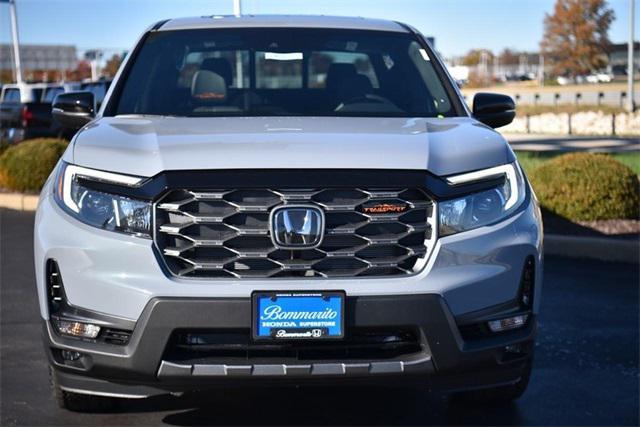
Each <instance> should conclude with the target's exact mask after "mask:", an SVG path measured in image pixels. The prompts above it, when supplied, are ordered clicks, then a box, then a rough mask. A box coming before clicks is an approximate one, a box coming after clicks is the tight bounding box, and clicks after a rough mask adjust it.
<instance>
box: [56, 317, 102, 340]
mask: <svg viewBox="0 0 640 427" xmlns="http://www.w3.org/2000/svg"><path fill="white" fill-rule="evenodd" d="M56 327H57V328H58V332H60V333H61V334H64V335H71V336H73V337H78V338H90V339H95V338H96V337H97V336H98V334H99V333H100V326H98V325H93V324H91V323H81V322H70V321H68V320H58V321H57V322H56Z"/></svg>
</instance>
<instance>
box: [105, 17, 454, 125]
mask: <svg viewBox="0 0 640 427" xmlns="http://www.w3.org/2000/svg"><path fill="white" fill-rule="evenodd" d="M133 60H134V62H133V63H132V65H131V67H130V69H129V70H127V72H126V74H125V75H123V79H122V80H121V81H120V82H119V83H118V84H119V87H118V88H117V89H116V91H115V92H114V96H113V98H112V100H111V101H110V105H109V106H108V108H107V110H106V114H107V115H117V114H149V115H170V116H187V117H191V116H193V117H198V116H204V117H208V116H238V115H239V116H243V115H247V116H255V115H264V116H385V117H386V116H389V117H438V116H442V117H446V116H455V115H457V113H456V111H455V108H454V107H453V105H452V101H451V99H450V98H449V96H448V92H447V90H446V89H445V86H444V85H445V84H448V83H445V82H443V81H441V79H440V78H439V74H438V73H437V72H436V70H435V68H434V63H433V61H432V58H431V56H430V53H429V52H427V51H426V50H425V49H424V48H423V47H422V46H421V45H420V44H419V43H418V41H417V40H416V38H415V36H414V35H412V34H408V33H395V32H382V31H363V30H335V29H332V30H328V29H306V28H305V29H303V28H288V29H282V28H275V29H274V28H237V29H207V30H181V31H165V32H163V31H160V32H156V33H151V34H149V35H148V36H147V38H146V40H145V41H144V45H143V46H142V47H141V49H140V50H139V53H138V54H137V55H136V57H135V58H134V59H133Z"/></svg>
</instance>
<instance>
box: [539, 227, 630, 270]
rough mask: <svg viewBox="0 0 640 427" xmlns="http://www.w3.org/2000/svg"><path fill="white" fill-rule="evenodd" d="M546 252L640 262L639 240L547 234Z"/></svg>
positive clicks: (576, 256)
mask: <svg viewBox="0 0 640 427" xmlns="http://www.w3.org/2000/svg"><path fill="white" fill-rule="evenodd" d="M544 252H545V254H546V255H559V256H564V257H569V258H588V259H596V260H600V261H610V262H611V261H613V262H624V263H633V264H638V263H640V241H639V240H619V239H612V238H608V237H581V236H563V235H559V234H545V236H544Z"/></svg>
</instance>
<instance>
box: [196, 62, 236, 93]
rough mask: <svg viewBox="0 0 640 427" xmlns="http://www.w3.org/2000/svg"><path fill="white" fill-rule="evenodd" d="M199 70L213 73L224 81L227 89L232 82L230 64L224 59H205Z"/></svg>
mask: <svg viewBox="0 0 640 427" xmlns="http://www.w3.org/2000/svg"><path fill="white" fill-rule="evenodd" d="M200 69H201V70H207V71H213V72H214V73H216V74H219V75H220V76H222V78H223V79H224V82H225V83H226V85H227V87H229V86H231V83H232V82H233V71H232V69H231V64H229V61H227V60H226V59H225V58H207V59H205V60H204V61H202V64H200Z"/></svg>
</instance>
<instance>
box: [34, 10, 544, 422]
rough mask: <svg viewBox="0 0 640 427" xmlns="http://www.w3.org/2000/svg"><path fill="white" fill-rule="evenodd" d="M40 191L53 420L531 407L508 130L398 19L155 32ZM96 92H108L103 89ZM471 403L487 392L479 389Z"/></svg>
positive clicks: (65, 116) (68, 112) (502, 111)
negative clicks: (294, 390) (406, 400)
mask: <svg viewBox="0 0 640 427" xmlns="http://www.w3.org/2000/svg"><path fill="white" fill-rule="evenodd" d="M135 52H136V54H134V55H129V56H128V57H127V59H126V61H127V62H126V63H125V64H123V69H122V73H121V74H120V77H119V78H118V79H117V80H116V81H114V85H115V86H114V88H113V90H111V91H109V93H110V95H109V96H108V97H107V98H106V99H105V100H104V103H103V105H102V107H101V109H100V110H98V111H97V112H96V110H95V105H96V102H95V100H94V93H90V92H74V93H65V94H60V95H58V96H57V97H56V100H55V102H54V106H53V107H54V108H53V112H54V117H55V118H56V119H57V120H60V122H61V123H64V124H65V125H67V126H69V127H72V128H75V129H79V130H78V133H77V134H76V136H75V137H74V138H73V142H72V143H71V144H70V145H69V147H68V149H67V151H66V152H65V153H64V155H63V157H62V159H61V161H60V162H59V163H58V166H57V167H56V169H55V171H54V172H53V174H52V176H51V177H50V179H49V180H48V181H47V184H46V185H45V187H44V188H43V190H42V193H41V196H40V203H39V205H38V212H37V215H36V221H35V239H34V248H35V269H36V275H35V277H36V278H37V289H38V294H39V304H40V312H39V316H40V318H41V321H42V327H43V339H44V349H45V351H46V353H47V355H48V358H49V362H50V365H51V373H52V376H51V380H52V385H53V387H54V394H55V396H56V398H57V401H58V404H59V405H60V406H62V407H65V408H69V409H75V410H88V411H91V410H95V409H96V406H97V407H100V406H103V405H110V404H111V403H113V398H115V397H119V398H132V397H147V396H153V395H157V394H164V393H171V392H176V393H180V392H184V391H188V390H198V389H206V388H208V387H213V386H221V387H224V386H228V385H230V384H236V385H238V384H244V385H245V386H250V385H255V384H263V385H264V384H279V383H288V384H291V383H293V384H296V383H308V382H312V383H317V382H320V381H324V382H325V383H327V384H331V385H333V386H338V385H341V384H345V383H353V382H356V383H359V382H363V381H364V382H367V383H369V382H378V383H379V384H383V385H387V384H389V383H390V382H393V383H394V384H400V383H402V382H404V381H406V383H410V384H414V385H415V384H421V385H423V386H424V387H427V386H429V387H433V388H439V389H442V390H446V391H451V392H467V393H471V396H473V398H476V399H477V398H483V399H488V400H497V401H503V402H504V401H510V400H513V399H517V398H518V397H520V395H522V393H524V391H525V389H526V387H527V383H528V381H529V375H530V373H531V369H532V360H533V352H534V344H535V343H534V341H535V333H536V325H537V313H538V308H539V304H540V301H539V300H540V298H539V297H540V289H541V285H542V224H541V216H540V210H539V207H538V204H537V201H536V198H535V196H534V195H533V192H532V190H531V188H530V186H529V183H528V181H527V178H526V177H525V175H524V174H523V172H522V169H521V167H520V165H519V164H518V161H517V159H516V157H515V155H514V153H513V151H512V150H511V148H510V147H509V144H508V143H507V141H506V140H505V139H504V138H503V137H502V135H500V133H498V132H497V131H495V130H494V128H497V127H500V126H504V125H507V124H508V123H510V122H511V121H512V120H513V118H514V116H515V104H514V102H513V100H512V99H511V98H509V97H508V96H505V95H498V94H488V93H479V94H476V96H475V98H474V102H473V110H470V109H469V108H468V107H467V106H466V105H465V103H464V100H463V99H462V96H461V94H460V92H459V91H458V89H457V88H456V85H455V83H454V81H453V79H452V78H451V76H450V75H449V74H447V72H446V70H445V68H444V65H443V64H442V62H441V60H440V58H439V57H438V55H436V54H435V53H434V51H433V49H432V48H431V47H430V46H429V43H428V42H427V41H426V39H425V37H424V36H423V35H422V34H419V33H418V32H416V31H415V30H414V29H413V28H411V27H410V26H407V25H404V24H400V23H397V22H393V21H383V20H370V19H362V18H346V17H327V16H286V17H283V16H244V17H220V18H219V19H214V18H213V17H197V18H185V19H175V20H169V21H163V22H160V23H158V24H157V25H155V26H153V27H152V28H151V29H150V30H149V31H148V32H147V33H146V34H145V35H144V36H143V37H142V38H141V41H140V45H139V46H137V47H136V49H135ZM92 88H93V89H95V86H94V87H92ZM478 390H481V391H480V392H478Z"/></svg>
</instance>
